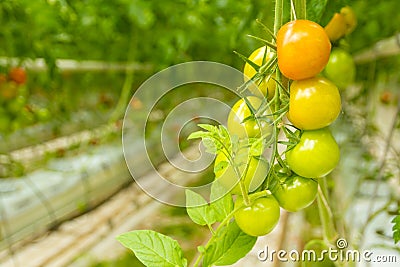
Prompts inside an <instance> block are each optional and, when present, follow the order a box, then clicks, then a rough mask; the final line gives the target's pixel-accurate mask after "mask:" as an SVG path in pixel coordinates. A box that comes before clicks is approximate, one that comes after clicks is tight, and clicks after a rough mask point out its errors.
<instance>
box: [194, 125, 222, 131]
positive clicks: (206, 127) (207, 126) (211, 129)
mask: <svg viewBox="0 0 400 267" xmlns="http://www.w3.org/2000/svg"><path fill="white" fill-rule="evenodd" d="M197 126H199V127H200V128H202V129H204V130H207V131H209V132H210V133H216V132H217V131H218V128H217V127H216V126H214V125H211V124H198V125H197Z"/></svg>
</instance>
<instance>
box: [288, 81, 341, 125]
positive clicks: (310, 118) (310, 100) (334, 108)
mask: <svg viewBox="0 0 400 267" xmlns="http://www.w3.org/2000/svg"><path fill="white" fill-rule="evenodd" d="M340 111H341V99H340V94H339V90H338V88H337V87H336V85H335V84H333V83H332V82H330V81H329V80H328V79H326V78H323V77H315V78H311V79H306V80H300V81H293V83H292V84H291V85H290V100H289V112H288V115H287V116H288V119H289V120H290V122H291V123H293V125H294V126H296V127H297V128H299V129H302V130H315V129H320V128H324V127H326V126H328V125H330V124H331V123H332V122H333V121H335V120H336V118H337V117H338V116H339V113H340Z"/></svg>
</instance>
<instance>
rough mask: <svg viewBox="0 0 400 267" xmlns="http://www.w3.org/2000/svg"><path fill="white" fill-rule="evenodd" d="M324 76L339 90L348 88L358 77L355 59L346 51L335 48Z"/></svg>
mask: <svg viewBox="0 0 400 267" xmlns="http://www.w3.org/2000/svg"><path fill="white" fill-rule="evenodd" d="M324 74H325V76H326V77H327V78H328V79H329V80H331V81H332V82H333V83H334V84H336V85H337V86H338V87H339V88H341V89H344V88H346V87H347V86H349V85H350V84H352V83H353V82H354V78H355V75H356V65H355V63H354V60H353V57H352V56H351V55H350V54H349V53H347V52H346V51H345V50H343V49H340V48H335V49H334V50H333V51H332V53H331V55H330V57H329V61H328V64H327V65H326V66H325V70H324Z"/></svg>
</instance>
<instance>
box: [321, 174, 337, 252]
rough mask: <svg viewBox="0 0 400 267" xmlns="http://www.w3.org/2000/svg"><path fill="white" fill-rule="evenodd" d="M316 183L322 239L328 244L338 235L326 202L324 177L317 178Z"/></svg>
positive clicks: (326, 192)
mask: <svg viewBox="0 0 400 267" xmlns="http://www.w3.org/2000/svg"><path fill="white" fill-rule="evenodd" d="M318 184H319V186H318V195H317V201H318V211H319V216H320V219H321V224H322V228H323V236H324V240H326V242H327V243H328V244H333V243H334V242H335V241H336V239H337V237H338V233H337V232H336V228H335V224H334V218H333V213H332V210H331V208H330V206H329V203H328V197H327V196H328V190H327V183H326V178H325V177H324V178H319V180H318Z"/></svg>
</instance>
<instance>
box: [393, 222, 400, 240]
mask: <svg viewBox="0 0 400 267" xmlns="http://www.w3.org/2000/svg"><path fill="white" fill-rule="evenodd" d="M392 223H394V225H393V228H392V230H393V240H394V243H395V244H397V243H398V242H399V241H400V215H397V216H396V217H394V218H393V220H392Z"/></svg>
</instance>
